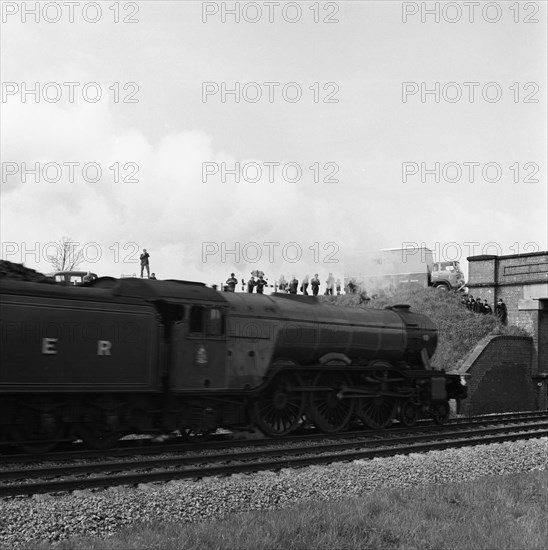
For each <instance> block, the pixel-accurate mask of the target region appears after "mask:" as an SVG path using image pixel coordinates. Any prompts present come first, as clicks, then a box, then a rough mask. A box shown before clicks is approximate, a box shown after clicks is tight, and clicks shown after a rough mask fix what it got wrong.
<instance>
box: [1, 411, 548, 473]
mask: <svg viewBox="0 0 548 550" xmlns="http://www.w3.org/2000/svg"><path fill="white" fill-rule="evenodd" d="M535 419H538V420H543V419H548V411H531V412H525V413H504V414H499V415H479V416H472V417H461V418H452V419H450V420H449V421H448V422H447V423H446V424H444V425H443V426H440V425H439V424H435V423H433V422H432V421H430V420H422V421H419V422H418V423H417V424H416V425H415V426H413V427H401V426H399V425H397V424H396V425H394V426H392V427H390V428H387V429H384V430H378V431H377V430H369V429H363V430H352V431H343V432H339V433H336V434H324V433H318V432H317V431H315V432H314V433H309V434H300V435H299V434H297V435H290V436H288V437H284V438H261V439H238V440H231V439H229V438H227V437H226V436H224V435H221V436H219V440H214V441H207V442H202V443H190V442H187V441H184V440H182V438H181V440H180V441H178V442H176V443H170V442H167V443H155V442H151V441H152V440H150V439H141V440H134V441H136V442H135V443H134V442H133V441H127V440H126V441H123V442H122V443H128V445H124V446H120V447H114V448H112V449H106V450H103V451H97V450H90V449H82V450H77V451H57V452H50V453H45V454H38V455H29V454H12V455H9V454H7V455H0V464H2V463H3V464H6V463H10V464H24V463H29V462H37V461H43V460H46V461H54V460H74V459H92V458H105V457H115V456H118V457H123V456H135V455H147V454H150V455H152V454H160V453H172V452H187V451H195V450H198V449H199V450H212V449H218V448H227V445H228V446H229V447H230V448H238V447H252V446H257V447H260V446H267V445H272V444H276V443H279V442H289V443H290V442H298V441H314V440H317V439H347V438H349V437H367V438H374V439H378V438H383V437H384V436H386V435H390V434H394V435H395V434H398V433H409V432H410V431H415V432H420V431H441V430H444V429H448V428H453V427H456V426H462V427H464V428H466V427H468V426H476V425H492V424H501V423H504V422H508V421H509V420H513V421H519V422H528V421H530V420H535Z"/></svg>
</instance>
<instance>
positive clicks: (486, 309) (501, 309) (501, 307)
mask: <svg viewBox="0 0 548 550" xmlns="http://www.w3.org/2000/svg"><path fill="white" fill-rule="evenodd" d="M461 303H462V304H463V305H464V306H466V307H467V308H468V309H469V310H470V311H473V312H474V313H481V314H483V315H493V308H492V307H491V306H490V305H489V302H488V301H487V298H484V299H483V300H482V299H481V298H474V296H472V294H468V295H466V296H463V298H462V300H461ZM494 314H495V315H496V316H497V318H498V319H499V320H500V322H501V323H503V324H504V325H506V324H507V323H508V310H507V308H506V304H505V303H504V301H503V300H502V298H499V300H498V302H497V304H496V305H495V311H494Z"/></svg>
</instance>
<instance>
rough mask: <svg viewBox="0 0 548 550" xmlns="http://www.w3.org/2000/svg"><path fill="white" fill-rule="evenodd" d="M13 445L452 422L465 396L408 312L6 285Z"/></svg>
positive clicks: (424, 323)
mask: <svg viewBox="0 0 548 550" xmlns="http://www.w3.org/2000/svg"><path fill="white" fill-rule="evenodd" d="M0 292H1V308H0V320H1V327H0V328H1V344H2V345H1V348H0V354H1V355H0V360H1V362H0V398H1V401H0V438H2V439H3V440H5V441H13V442H15V443H18V444H20V445H23V446H25V447H26V448H47V447H49V446H51V445H52V444H53V443H55V442H58V441H63V440H71V439H74V438H83V439H84V440H85V441H86V442H87V443H88V444H90V445H91V446H93V447H96V448H102V447H108V446H109V445H112V443H113V442H114V441H116V439H118V438H119V437H121V436H123V435H125V434H127V433H150V434H154V433H165V432H166V431H171V430H180V431H181V432H182V433H186V434H203V433H207V432H210V431H214V430H216V429H217V428H221V427H222V428H228V429H237V428H255V427H258V428H259V429H260V430H262V431H263V432H264V433H265V434H267V435H269V436H283V435H287V434H289V433H291V432H293V431H295V430H296V429H298V428H299V427H300V426H302V425H303V424H314V425H315V426H316V427H317V428H319V429H320V430H322V431H323V432H326V433H332V432H337V431H340V430H343V429H344V428H346V427H347V426H349V425H350V424H358V425H365V426H367V427H370V428H375V429H379V428H384V427H387V426H388V425H389V424H391V423H392V422H393V420H394V419H397V420H398V421H400V422H402V423H403V424H405V425H408V426H411V425H413V424H414V423H415V422H416V420H417V419H418V418H419V417H420V416H428V417H432V418H434V420H436V421H437V422H443V421H445V419H446V418H447V417H448V414H449V405H448V400H449V399H460V398H463V397H465V387H464V386H463V385H462V384H461V382H460V377H459V376H458V375H453V374H448V373H445V372H443V371H434V370H432V369H431V368H430V358H431V357H432V355H433V353H434V351H435V349H436V343H437V331H436V328H435V326H434V325H433V323H432V322H431V321H430V320H429V319H428V318H427V317H425V316H424V315H420V314H417V313H414V312H412V311H410V309H409V307H408V306H393V307H391V308H387V309H384V310H375V309H372V308H350V307H339V306H335V305H332V304H331V303H328V302H322V301H321V300H319V299H318V298H316V297H311V296H295V295H286V294H273V295H270V296H267V295H257V294H239V293H229V292H227V293H220V292H217V291H216V290H214V289H211V288H208V287H207V286H205V285H204V284H201V283H194V282H186V281H175V280H172V281H157V280H148V279H129V278H128V279H119V280H118V279H112V278H108V277H103V278H99V279H96V280H95V281H93V282H91V283H88V284H86V285H83V286H65V285H59V284H43V283H40V282H27V281H14V280H9V279H6V278H4V279H0Z"/></svg>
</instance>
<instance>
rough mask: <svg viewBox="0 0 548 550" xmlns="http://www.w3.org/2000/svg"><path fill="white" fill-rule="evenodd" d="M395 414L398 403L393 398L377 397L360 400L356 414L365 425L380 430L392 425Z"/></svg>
mask: <svg viewBox="0 0 548 550" xmlns="http://www.w3.org/2000/svg"><path fill="white" fill-rule="evenodd" d="M395 412H396V403H395V401H394V399H393V398H390V397H384V396H377V397H364V398H362V399H360V400H359V402H358V407H357V411H356V414H357V415H358V418H359V419H360V420H361V421H362V422H363V423H364V424H366V425H367V426H369V427H370V428H373V429H375V430H378V429H382V428H386V427H387V426H389V425H390V424H391V423H392V420H393V419H394V415H395Z"/></svg>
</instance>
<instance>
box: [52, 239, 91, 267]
mask: <svg viewBox="0 0 548 550" xmlns="http://www.w3.org/2000/svg"><path fill="white" fill-rule="evenodd" d="M78 244H79V243H77V242H75V241H74V239H73V238H72V237H62V238H61V240H60V241H59V243H58V244H57V250H56V254H48V262H49V263H50V264H51V266H52V267H53V269H54V270H55V271H74V270H75V269H76V268H77V267H78V266H79V265H80V264H81V263H82V262H83V261H84V253H83V251H82V250H79V249H78V248H77V247H78Z"/></svg>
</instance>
